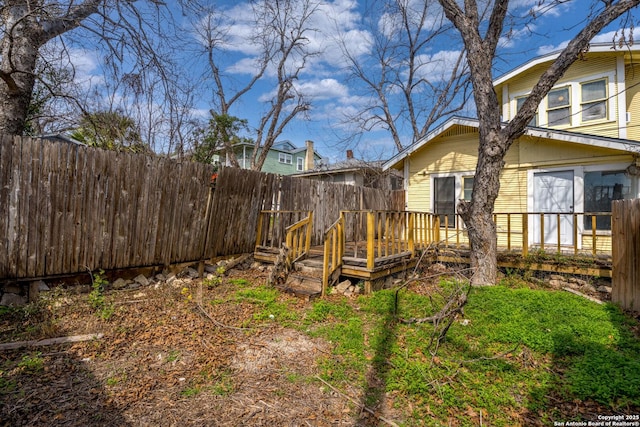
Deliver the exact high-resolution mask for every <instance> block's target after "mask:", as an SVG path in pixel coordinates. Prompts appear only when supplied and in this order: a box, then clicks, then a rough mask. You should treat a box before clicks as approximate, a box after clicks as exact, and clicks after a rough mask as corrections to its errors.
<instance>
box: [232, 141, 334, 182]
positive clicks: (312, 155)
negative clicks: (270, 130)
mask: <svg viewBox="0 0 640 427" xmlns="http://www.w3.org/2000/svg"><path fill="white" fill-rule="evenodd" d="M233 147H234V152H235V153H236V157H237V159H238V163H239V164H240V167H241V168H243V169H250V168H251V156H252V154H253V150H254V149H255V147H254V145H253V144H249V143H246V144H245V143H241V144H236V145H234V146H233ZM222 156H224V155H222ZM220 161H221V162H222V159H221V160H220ZM323 161H324V158H323V157H322V156H320V155H319V154H318V153H317V152H316V151H315V150H314V148H313V141H306V143H305V147H304V148H298V147H296V146H295V145H293V144H292V143H291V142H290V141H280V142H276V143H275V144H273V146H272V147H271V149H270V150H269V152H268V153H267V158H266V160H265V161H264V164H263V165H262V169H261V170H262V172H269V173H275V174H278V175H292V174H295V173H299V172H303V171H306V170H310V169H313V168H315V167H317V166H318V165H320V164H321V162H323ZM223 163H224V164H225V165H227V166H228V165H230V164H231V163H230V161H229V160H228V159H226V161H224V162H223Z"/></svg>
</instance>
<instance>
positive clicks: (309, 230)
mask: <svg viewBox="0 0 640 427" xmlns="http://www.w3.org/2000/svg"><path fill="white" fill-rule="evenodd" d="M312 233H313V211H309V222H308V223H307V236H306V237H307V239H306V241H305V244H304V251H305V252H306V253H307V254H309V250H310V249H311V234H312Z"/></svg>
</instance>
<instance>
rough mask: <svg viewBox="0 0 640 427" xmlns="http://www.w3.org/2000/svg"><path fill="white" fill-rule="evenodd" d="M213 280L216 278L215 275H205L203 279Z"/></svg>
mask: <svg viewBox="0 0 640 427" xmlns="http://www.w3.org/2000/svg"><path fill="white" fill-rule="evenodd" d="M215 278H216V275H215V274H212V273H209V274H207V275H206V276H205V279H207V280H213V279H215Z"/></svg>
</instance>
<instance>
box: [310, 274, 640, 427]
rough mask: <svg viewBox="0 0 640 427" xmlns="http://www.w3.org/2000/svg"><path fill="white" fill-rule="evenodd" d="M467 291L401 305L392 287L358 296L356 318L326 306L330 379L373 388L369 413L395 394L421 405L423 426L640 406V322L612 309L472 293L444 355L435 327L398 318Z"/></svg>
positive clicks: (423, 312) (510, 292)
mask: <svg viewBox="0 0 640 427" xmlns="http://www.w3.org/2000/svg"><path fill="white" fill-rule="evenodd" d="M459 286H460V283H458V282H455V281H445V282H443V283H442V284H441V289H440V291H439V292H436V293H434V294H432V295H430V296H426V295H417V294H414V293H412V292H409V291H406V290H403V291H400V292H399V293H398V300H397V301H398V304H397V306H396V292H395V291H393V290H383V291H379V292H376V293H374V294H373V295H369V296H361V297H359V298H358V300H357V304H358V306H359V307H360V308H359V309H357V310H356V309H354V307H353V306H352V305H350V303H348V302H346V301H347V300H340V301H339V302H336V301H330V300H320V301H317V302H315V303H314V304H313V306H312V307H311V308H310V310H308V311H307V313H306V315H305V317H304V324H305V326H306V328H307V330H308V331H309V333H310V334H311V335H313V336H320V337H323V338H325V339H327V340H329V341H330V342H331V345H332V355H331V356H327V357H324V358H322V359H321V360H320V367H321V369H322V374H321V377H322V378H323V379H325V380H327V381H329V382H330V383H332V384H333V385H335V386H337V387H341V386H344V387H347V386H357V387H362V389H363V390H364V396H363V399H364V400H363V402H364V403H365V404H367V405H372V406H374V405H375V404H376V402H379V401H380V399H381V398H382V395H383V393H390V394H392V395H393V396H394V400H395V404H396V405H397V406H399V407H408V405H411V406H412V407H413V410H412V411H411V414H412V415H411V416H412V417H414V421H416V423H418V421H419V420H424V419H430V420H433V425H441V424H442V425H448V424H449V423H450V422H452V421H453V424H458V425H478V424H479V413H480V412H481V411H482V414H483V420H484V421H485V422H486V424H487V425H496V426H510V425H514V424H522V422H523V420H522V419H521V418H519V417H520V414H521V413H522V408H526V410H527V411H528V412H529V414H531V416H532V417H534V418H536V419H538V420H539V421H540V422H541V423H543V424H544V423H549V422H551V421H552V420H553V419H557V416H560V414H559V413H558V412H557V411H559V409H558V405H557V400H555V399H562V400H564V401H572V400H582V401H594V402H598V403H599V404H601V405H604V407H605V408H610V410H611V411H614V410H617V408H638V407H640V389H639V388H638V387H637V384H639V383H640V358H638V354H640V342H639V340H638V339H637V338H636V337H635V336H634V334H633V332H632V330H631V328H632V327H635V326H636V322H635V321H634V320H633V319H631V318H629V317H627V316H625V315H624V313H622V312H621V311H620V310H619V309H617V308H616V307H614V306H612V305H608V304H605V305H598V304H595V303H593V302H590V301H588V300H586V299H583V298H580V297H578V296H576V295H573V294H570V293H566V292H554V291H548V290H534V289H531V288H528V287H526V286H525V284H524V283H523V282H521V281H518V280H516V279H515V278H511V279H510V280H509V281H508V283H505V285H504V286H493V287H486V288H474V289H472V290H471V292H470V293H469V300H468V303H467V305H466V306H465V311H464V318H460V319H458V321H456V322H455V323H454V324H453V325H452V326H451V328H450V329H449V332H448V334H447V336H446V339H445V340H444V341H443V342H442V343H440V345H439V346H437V347H436V346H434V345H431V346H429V344H430V342H431V341H432V335H433V333H434V327H433V325H432V324H431V323H420V324H403V323H400V322H398V321H397V318H396V317H395V314H396V313H397V316H398V317H401V318H411V317H414V318H420V317H428V316H430V315H433V314H434V313H437V312H438V310H439V309H440V308H441V307H442V305H443V304H444V303H445V302H446V299H447V297H448V295H450V294H451V293H452V292H453V291H454V290H455V289H457V288H458V287H459ZM462 320H464V322H463V321H462ZM436 349H437V353H435V350H436ZM554 417H556V418H554ZM407 425H413V424H411V422H410V421H407ZM429 425H432V424H429Z"/></svg>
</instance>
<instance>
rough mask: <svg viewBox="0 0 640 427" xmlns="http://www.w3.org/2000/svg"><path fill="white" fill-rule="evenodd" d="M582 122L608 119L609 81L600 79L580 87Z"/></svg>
mask: <svg viewBox="0 0 640 427" xmlns="http://www.w3.org/2000/svg"><path fill="white" fill-rule="evenodd" d="M580 90H581V96H582V103H581V104H580V110H581V111H582V121H583V122H587V121H589V120H599V119H606V118H607V80H606V79H600V80H596V81H592V82H587V83H582V84H581V85H580Z"/></svg>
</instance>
